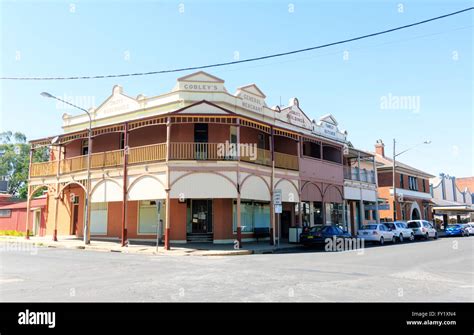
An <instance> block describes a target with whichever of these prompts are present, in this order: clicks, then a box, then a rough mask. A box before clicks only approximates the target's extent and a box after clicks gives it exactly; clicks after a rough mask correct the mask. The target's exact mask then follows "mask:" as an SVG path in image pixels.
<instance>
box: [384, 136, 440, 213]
mask: <svg viewBox="0 0 474 335" xmlns="http://www.w3.org/2000/svg"><path fill="white" fill-rule="evenodd" d="M375 159H376V161H377V177H378V192H379V196H380V197H381V198H384V199H388V203H389V206H390V209H387V210H380V211H379V212H380V218H381V219H383V220H384V221H387V220H390V221H391V220H393V219H394V212H395V211H394V197H393V195H394V192H393V191H394V190H393V160H392V159H391V158H389V157H386V156H385V144H384V143H383V142H382V140H378V141H377V143H376V144H375ZM433 177H434V176H433V175H431V174H429V173H427V172H424V171H421V170H419V169H416V168H414V167H412V166H409V165H407V164H404V163H401V162H400V161H398V160H397V161H396V168H395V187H396V195H397V201H396V203H397V206H396V219H397V220H416V219H423V220H428V221H431V220H432V213H431V211H432V205H433V204H432V200H431V198H432V196H431V193H430V186H429V179H430V178H433Z"/></svg>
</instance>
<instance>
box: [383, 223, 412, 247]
mask: <svg viewBox="0 0 474 335" xmlns="http://www.w3.org/2000/svg"><path fill="white" fill-rule="evenodd" d="M383 224H384V225H385V227H387V228H388V229H389V230H390V231H391V232H393V233H394V234H395V239H396V240H397V241H398V242H403V241H404V240H405V239H406V240H409V241H413V240H414V239H415V233H414V232H413V230H411V229H409V228H407V225H406V223H405V222H403V221H395V222H384V223H383Z"/></svg>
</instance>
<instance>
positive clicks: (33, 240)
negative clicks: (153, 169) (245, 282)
mask: <svg viewBox="0 0 474 335" xmlns="http://www.w3.org/2000/svg"><path fill="white" fill-rule="evenodd" d="M0 242H6V243H9V244H10V243H11V244H17V245H18V244H28V245H31V246H36V247H46V248H64V249H78V250H95V251H105V252H122V253H135V254H146V255H176V256H239V255H251V254H267V253H274V252H276V251H279V250H283V249H294V248H300V246H299V245H297V244H289V243H282V244H280V246H278V247H276V246H272V245H270V244H269V242H268V241H261V242H259V243H256V242H249V243H244V244H243V246H242V248H241V249H234V245H233V244H212V243H187V244H171V248H170V250H165V249H164V247H163V245H160V246H159V248H158V251H157V250H156V245H155V244H154V243H153V242H148V241H130V242H129V245H128V246H126V247H122V246H121V243H120V241H119V240H118V239H115V240H95V239H94V240H92V241H91V242H90V244H89V245H84V242H83V240H82V239H79V238H77V237H76V236H58V241H57V242H55V241H53V240H52V238H51V236H47V237H38V236H32V237H30V239H29V240H27V239H26V238H25V237H17V236H0Z"/></svg>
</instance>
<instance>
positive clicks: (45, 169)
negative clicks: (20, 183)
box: [31, 161, 58, 177]
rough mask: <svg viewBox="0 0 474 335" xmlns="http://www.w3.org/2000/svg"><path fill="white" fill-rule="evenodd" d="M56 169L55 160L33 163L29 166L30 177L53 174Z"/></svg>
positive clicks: (56, 163)
mask: <svg viewBox="0 0 474 335" xmlns="http://www.w3.org/2000/svg"><path fill="white" fill-rule="evenodd" d="M57 169H58V162H57V161H51V162H42V163H33V164H32V166H31V177H45V176H55V175H56V173H57Z"/></svg>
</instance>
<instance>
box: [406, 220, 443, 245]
mask: <svg viewBox="0 0 474 335" xmlns="http://www.w3.org/2000/svg"><path fill="white" fill-rule="evenodd" d="M407 227H408V228H410V229H411V230H413V233H414V234H415V237H416V238H424V239H426V240H427V239H429V238H430V237H433V238H434V239H435V240H437V239H438V232H437V231H436V229H434V228H433V226H432V225H431V223H430V222H428V221H426V220H411V221H408V222H407Z"/></svg>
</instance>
